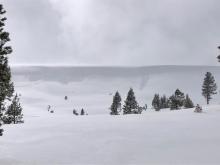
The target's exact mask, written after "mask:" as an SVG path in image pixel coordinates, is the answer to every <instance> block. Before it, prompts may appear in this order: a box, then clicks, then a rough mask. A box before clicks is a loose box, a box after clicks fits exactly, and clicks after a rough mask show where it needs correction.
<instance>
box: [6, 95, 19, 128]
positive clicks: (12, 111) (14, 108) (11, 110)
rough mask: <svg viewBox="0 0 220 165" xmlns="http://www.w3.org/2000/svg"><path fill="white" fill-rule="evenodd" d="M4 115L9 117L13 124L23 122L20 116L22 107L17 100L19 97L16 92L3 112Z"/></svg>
mask: <svg viewBox="0 0 220 165" xmlns="http://www.w3.org/2000/svg"><path fill="white" fill-rule="evenodd" d="M5 117H7V118H8V119H11V121H12V122H13V123H14V124H16V123H19V122H23V121H22V118H23V114H22V107H21V104H20V102H19V98H18V95H17V94H16V95H15V96H14V98H13V100H12V103H11V105H9V107H8V109H7V111H6V113H5Z"/></svg>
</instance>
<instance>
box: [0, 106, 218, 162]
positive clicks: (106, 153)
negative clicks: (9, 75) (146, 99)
mask: <svg viewBox="0 0 220 165" xmlns="http://www.w3.org/2000/svg"><path fill="white" fill-rule="evenodd" d="M204 109H205V113H202V114H196V113H194V112H193V110H181V111H163V112H150V111H148V112H145V114H143V115H126V116H110V115H91V116H83V117H81V116H78V117H76V116H72V115H68V114H65V113H64V114H56V113H55V114H49V113H47V112H46V111H44V110H41V109H38V111H31V113H29V115H26V116H25V123H24V124H22V125H5V126H4V129H5V130H6V131H5V133H4V136H3V137H1V138H0V146H1V147H0V164H2V165H9V164H22V165H23V164H26V165H32V164H36V165H38V164H40V165H41V164H45V165H51V164H52V165H56V164H76V165H79V164H86V165H91V164H96V165H97V164H99V165H103V164H113V165H128V164H135V165H139V164H140V165H146V164H158V165H160V164H161V165H170V164H175V165H178V164H181V165H183V164H184V165H188V164H192V165H201V164H204V165H210V164H211V165H218V164H220V156H219V153H220V147H219V146H220V132H219V130H220V106H211V107H209V108H206V107H204Z"/></svg>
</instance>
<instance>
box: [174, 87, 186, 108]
mask: <svg viewBox="0 0 220 165" xmlns="http://www.w3.org/2000/svg"><path fill="white" fill-rule="evenodd" d="M184 100H185V96H184V93H182V92H181V91H180V90H179V89H177V90H176V91H175V93H174V94H173V95H172V96H171V97H170V109H171V110H178V109H180V108H181V107H182V106H183V103H184Z"/></svg>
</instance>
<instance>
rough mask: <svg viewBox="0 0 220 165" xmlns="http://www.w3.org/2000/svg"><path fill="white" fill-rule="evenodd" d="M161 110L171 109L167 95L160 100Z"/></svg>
mask: <svg viewBox="0 0 220 165" xmlns="http://www.w3.org/2000/svg"><path fill="white" fill-rule="evenodd" d="M160 104H161V105H160V106H161V109H165V108H169V100H168V99H167V97H166V96H165V95H163V96H162V97H161V98H160Z"/></svg>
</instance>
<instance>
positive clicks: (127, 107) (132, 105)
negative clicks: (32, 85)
mask: <svg viewBox="0 0 220 165" xmlns="http://www.w3.org/2000/svg"><path fill="white" fill-rule="evenodd" d="M138 107H139V106H138V103H137V101H136V98H135V95H134V91H133V89H132V88H130V90H129V91H128V94H127V98H126V100H125V104H124V106H123V114H139V113H141V112H142V111H140V109H139V108H138Z"/></svg>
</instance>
